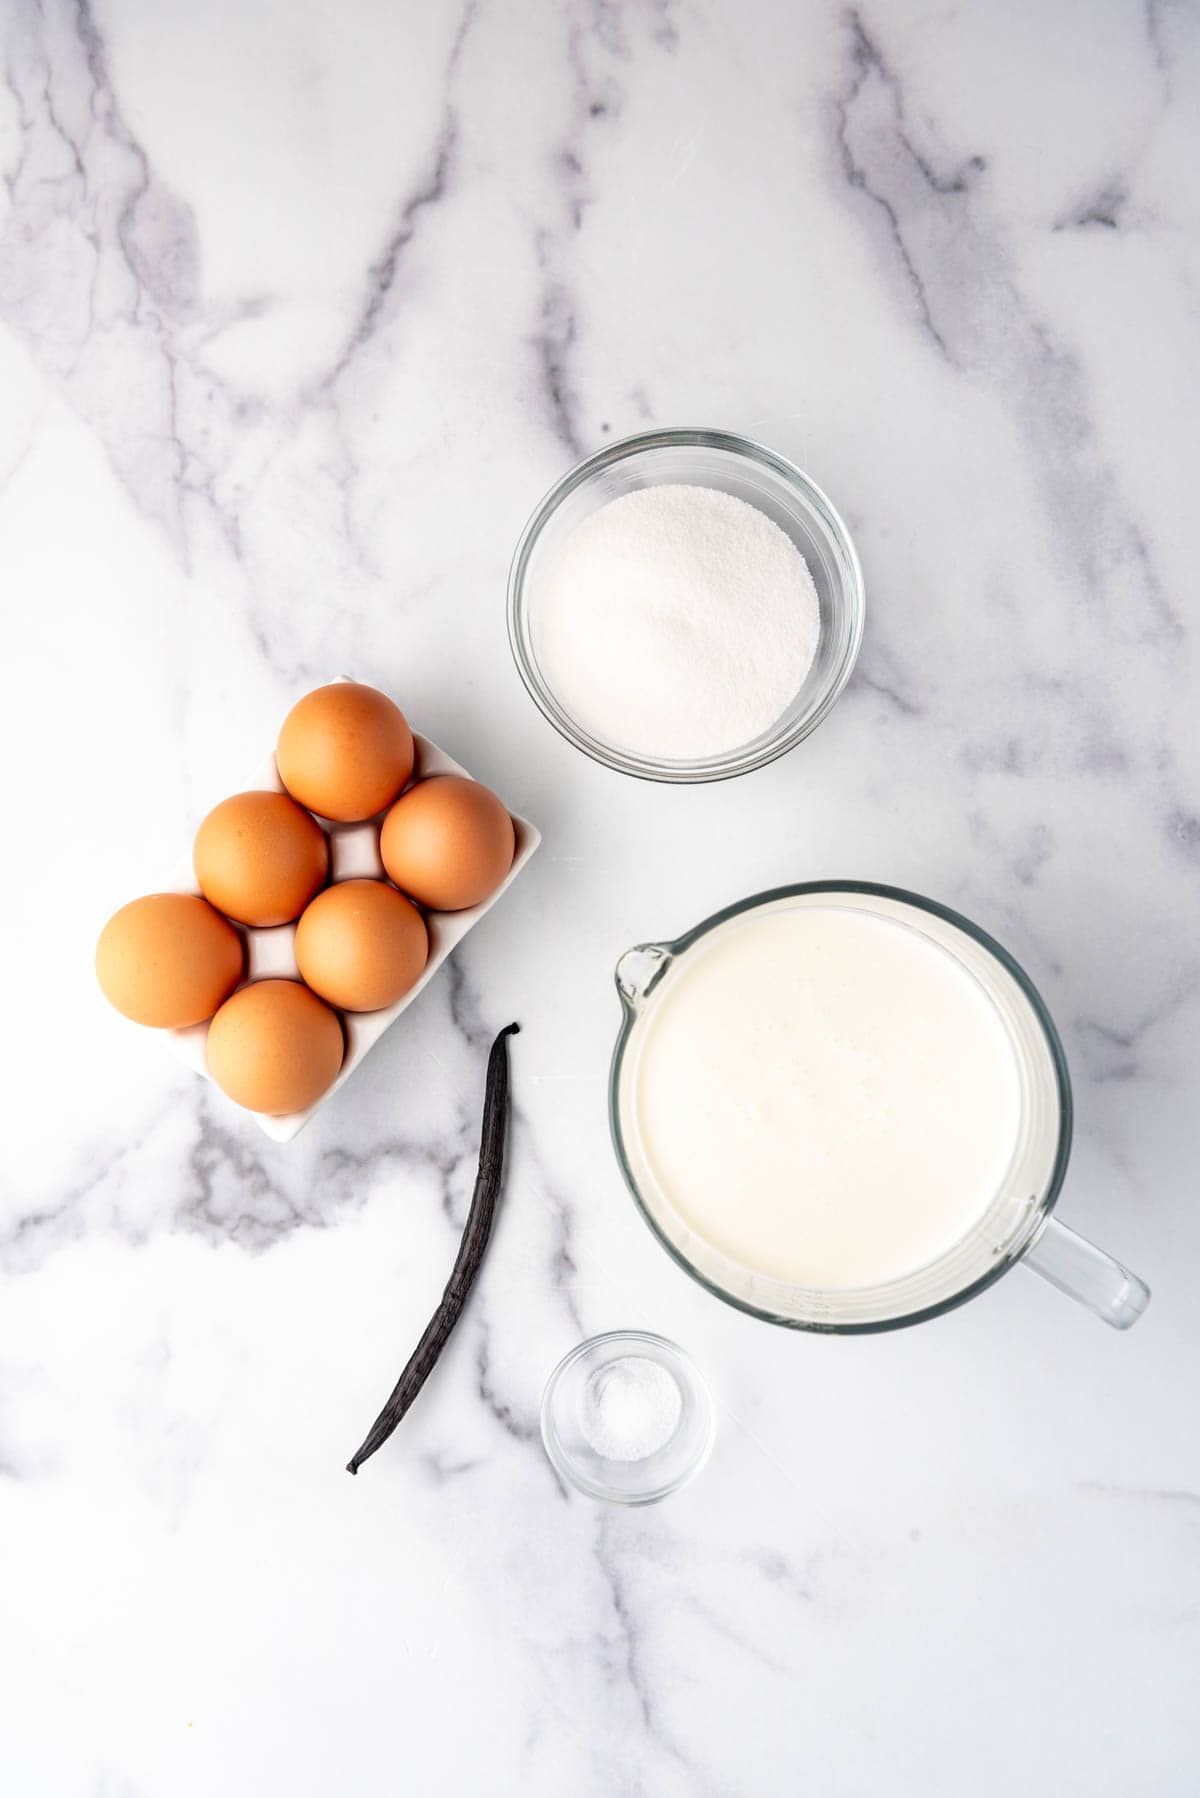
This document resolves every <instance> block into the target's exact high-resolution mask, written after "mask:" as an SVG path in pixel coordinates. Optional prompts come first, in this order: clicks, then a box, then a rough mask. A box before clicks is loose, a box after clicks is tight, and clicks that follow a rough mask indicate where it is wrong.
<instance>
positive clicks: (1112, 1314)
mask: <svg viewBox="0 0 1200 1798" xmlns="http://www.w3.org/2000/svg"><path fill="white" fill-rule="evenodd" d="M830 904H836V905H837V906H838V907H839V908H846V909H851V910H862V911H864V912H867V913H870V914H873V915H874V916H876V917H882V918H888V919H891V920H893V921H895V922H898V923H902V924H904V925H906V926H908V927H909V928H910V929H915V930H917V931H919V932H920V933H921V934H922V935H924V936H925V937H926V938H927V939H928V940H929V941H931V942H932V943H934V944H936V945H938V946H939V947H940V948H941V949H943V950H944V951H946V952H947V953H948V954H949V955H951V956H952V957H953V958H954V959H955V960H956V961H957V962H958V963H959V965H960V966H961V967H962V968H963V969H964V970H965V971H966V972H967V973H968V974H970V975H971V976H972V977H973V978H974V979H975V980H976V981H977V982H978V983H979V985H980V986H981V987H982V988H983V990H984V992H985V993H986V994H987V996H988V998H989V999H990V1000H991V1002H992V1004H993V1005H994V1007H995V1009H996V1011H997V1012H998V1014H999V1016H1000V1018H1001V1020H1002V1022H1003V1024H1004V1026H1005V1029H1006V1032H1007V1034H1008V1037H1009V1041H1010V1043H1011V1046H1012V1050H1013V1054H1014V1057H1015V1059H1016V1063H1017V1068H1018V1072H1019V1081H1020V1121H1019V1126H1018V1131H1017V1137H1016V1144H1015V1148H1014V1151H1013V1155H1012V1160H1011V1162H1010V1165H1009V1168H1008V1171H1007V1173H1006V1175H1005V1177H1004V1179H1003V1181H1002V1182H1001V1185H1000V1187H999V1189H998V1190H997V1192H996V1194H995V1196H994V1198H993V1199H992V1202H991V1204H990V1205H989V1206H988V1208H987V1210H986V1211H985V1212H984V1214H983V1216H982V1217H981V1218H980V1219H979V1221H978V1222H977V1223H976V1224H975V1225H974V1226H973V1227H972V1228H971V1229H970V1230H969V1231H968V1232H967V1234H966V1235H965V1236H963V1237H962V1238H961V1239H960V1240H959V1241H958V1242H956V1243H955V1244H954V1245H953V1247H952V1248H950V1249H949V1250H948V1251H947V1252H946V1253H945V1254H943V1255H941V1256H939V1257H937V1258H936V1259H935V1260H933V1261H931V1262H929V1263H927V1264H926V1265H925V1266H923V1267H921V1268H918V1269H917V1270H916V1271H915V1272H913V1273H909V1274H906V1275H904V1276H903V1277H902V1278H898V1279H895V1280H891V1281H887V1282H885V1283H883V1284H880V1285H876V1286H870V1287H861V1288H856V1289H851V1290H826V1289H822V1288H819V1287H806V1286H801V1285H797V1284H793V1283H791V1282H789V1281H784V1280H779V1279H775V1278H773V1277H771V1276H769V1275H767V1274H765V1273H761V1272H758V1271H756V1270H754V1269H752V1268H749V1267H746V1266H744V1265H742V1264H741V1263H740V1262H738V1261H735V1260H734V1259H732V1258H731V1257H730V1256H729V1255H728V1254H726V1253H725V1252H724V1251H723V1250H721V1249H718V1248H716V1247H714V1245H713V1244H712V1243H710V1242H708V1241H706V1240H705V1238H704V1237H703V1236H701V1235H700V1234H698V1233H697V1232H696V1231H695V1230H694V1229H693V1228H692V1226H691V1225H690V1224H689V1223H688V1222H687V1220H686V1219H685V1218H684V1217H682V1216H681V1215H680V1213H679V1212H678V1211H677V1210H676V1209H675V1207H674V1206H673V1205H672V1203H671V1201H670V1198H669V1197H668V1195H667V1194H666V1193H665V1192H664V1191H663V1189H662V1188H661V1186H660V1184H659V1182H658V1180H657V1178H656V1176H655V1173H654V1170H653V1167H652V1165H651V1162H650V1159H649V1157H648V1155H647V1153H646V1151H645V1148H644V1146H643V1144H642V1142H641V1138H640V1133H639V1128H638V1119H637V1105H636V1102H635V1087H636V1079H637V1069H638V1058H639V1051H640V1048H641V1045H642V1043H643V1042H644V1033H645V1026H646V1023H647V1021H648V1019H649V1018H650V1017H651V1016H652V1015H653V1010H654V1006H655V1003H656V1001H657V1000H660V999H661V997H662V996H663V994H664V993H665V992H666V991H667V990H669V984H670V982H671V980H672V978H673V977H675V976H677V975H678V973H679V970H680V969H681V968H682V967H683V966H685V965H686V963H687V960H688V957H689V956H691V955H692V954H693V953H694V952H695V951H696V950H697V947H698V946H700V945H703V946H707V943H706V941H705V939H708V938H709V937H710V935H711V933H712V932H714V931H718V930H720V929H722V927H724V926H729V925H731V924H732V923H733V921H735V920H740V919H742V918H743V917H744V916H745V915H746V914H747V913H748V912H751V911H767V910H779V909H786V908H793V907H802V906H817V907H827V906H829V905H830ZM616 984H617V991H618V992H619V994H620V997H621V1004H622V1008H623V1014H624V1015H623V1019H622V1024H621V1032H620V1035H619V1037H618V1039H617V1045H616V1051H615V1053H614V1056H613V1063H612V1073H611V1076H610V1081H609V1121H610V1125H611V1128H612V1136H613V1144H614V1146H615V1148H616V1153H617V1160H618V1162H619V1164H620V1167H621V1171H622V1173H623V1174H624V1176H625V1180H626V1183H627V1184H628V1186H629V1189H630V1191H631V1193H632V1194H633V1197H634V1200H635V1201H636V1203H637V1205H638V1208H639V1210H640V1211H641V1213H642V1215H643V1217H644V1218H645V1219H646V1222H647V1223H648V1224H649V1225H650V1228H651V1229H652V1230H653V1231H654V1233H655V1235H656V1236H657V1237H658V1238H659V1241H660V1242H661V1243H662V1244H663V1246H664V1248H666V1249H667V1250H668V1252H669V1253H670V1254H671V1255H672V1256H674V1258H675V1260H676V1261H678V1262H679V1264H680V1266H681V1267H683V1268H684V1269H685V1270H686V1271H687V1272H688V1273H689V1274H691V1275H692V1277H693V1279H695V1280H698V1281H699V1283H700V1284H701V1285H702V1286H705V1287H707V1288H708V1290H709V1291H710V1292H713V1293H715V1294H716V1296H717V1297H718V1298H722V1299H724V1300H725V1301H726V1302H727V1303H728V1304H731V1305H736V1306H737V1307H738V1308H739V1309H740V1310H743V1311H748V1312H750V1313H751V1315H753V1316H755V1317H761V1318H764V1319H765V1320H767V1321H768V1322H770V1323H778V1324H785V1325H788V1326H789V1327H791V1328H793V1329H803V1330H821V1331H831V1332H846V1333H850V1332H859V1331H868V1330H888V1329H897V1328H899V1327H900V1326H901V1325H904V1324H912V1323H920V1322H922V1321H923V1320H924V1319H925V1318H929V1317H936V1316H938V1315H940V1313H941V1312H943V1311H948V1310H949V1309H951V1307H952V1306H954V1305H959V1304H961V1303H962V1302H963V1301H964V1300H965V1299H969V1298H972V1297H974V1295H975V1294H976V1293H978V1292H982V1291H983V1290H984V1288H985V1287H987V1286H990V1285H991V1284H992V1282H993V1281H994V1280H997V1279H999V1277H1000V1275H1001V1274H1003V1273H1005V1272H1007V1270H1008V1269H1009V1268H1010V1267H1013V1266H1015V1265H1016V1263H1017V1262H1019V1261H1021V1262H1024V1264H1025V1265H1026V1266H1027V1267H1031V1268H1033V1269H1034V1271H1035V1272H1036V1273H1039V1274H1041V1275H1042V1277H1043V1279H1046V1280H1048V1281H1049V1282H1050V1283H1051V1285H1053V1286H1056V1287H1058V1289H1059V1290H1060V1291H1061V1292H1065V1293H1067V1294H1068V1295H1069V1296H1070V1297H1071V1298H1075V1299H1078V1300H1079V1301H1080V1303H1081V1304H1084V1305H1086V1306H1087V1307H1088V1309H1089V1310H1091V1311H1094V1312H1095V1314H1096V1315H1097V1317H1101V1318H1103V1319H1104V1321H1105V1322H1106V1323H1108V1324H1111V1325H1113V1326H1114V1328H1116V1329H1128V1328H1129V1326H1130V1325H1131V1324H1133V1323H1135V1322H1136V1321H1137V1319H1138V1318H1139V1317H1140V1316H1141V1314H1142V1312H1143V1311H1144V1310H1145V1308H1146V1306H1147V1304H1148V1303H1149V1299H1150V1291H1149V1288H1148V1287H1147V1286H1146V1285H1145V1284H1144V1282H1143V1281H1141V1280H1140V1279H1138V1277H1137V1275H1136V1274H1133V1273H1130V1271H1129V1270H1128V1268H1125V1267H1122V1265H1121V1264H1120V1262H1118V1261H1115V1260H1114V1259H1113V1258H1112V1256H1111V1255H1108V1254H1106V1253H1105V1252H1104V1251H1103V1250H1102V1249H1099V1248H1097V1247H1095V1245H1094V1244H1092V1243H1090V1242H1088V1241H1087V1240H1086V1239H1085V1238H1084V1237H1082V1236H1079V1235H1077V1234H1076V1233H1075V1232H1074V1231H1073V1230H1069V1229H1068V1228H1067V1226H1066V1225H1065V1224H1062V1223H1060V1222H1059V1221H1058V1219H1057V1218H1056V1217H1054V1216H1052V1215H1051V1214H1052V1212H1053V1209H1054V1205H1055V1201H1056V1200H1057V1198H1058V1194H1059V1190H1060V1188H1061V1186H1062V1182H1063V1177H1064V1175H1065V1173H1066V1168H1067V1161H1068V1158H1069V1156H1070V1150H1071V1085H1070V1078H1069V1076H1068V1073H1067V1064H1066V1059H1065V1057H1064V1055H1063V1049H1062V1044H1061V1043H1060V1042H1059V1039H1058V1033H1057V1031H1056V1030H1055V1028H1054V1023H1053V1020H1052V1019H1051V1017H1050V1014H1049V1012H1048V1011H1047V1010H1046V1007H1045V1005H1044V1004H1043V1002H1042V999H1041V997H1040V995H1039V994H1038V992H1037V990H1036V988H1035V987H1034V986H1033V984H1032V982H1031V981H1030V979H1029V977H1028V975H1027V974H1026V973H1025V972H1024V970H1023V969H1022V968H1021V967H1020V966H1019V965H1018V963H1017V962H1015V961H1014V960H1013V958H1012V956H1011V955H1009V954H1008V952H1007V951H1006V950H1005V949H1003V948H1002V947H1001V946H1000V944H999V943H997V942H995V941H994V940H993V938H991V937H990V936H988V935H987V933H986V932H985V931H983V930H981V929H980V928H979V927H978V925H976V924H972V923H971V922H970V920H969V919H967V918H964V917H961V916H960V915H959V914H958V913H957V912H953V911H950V910H949V909H948V908H947V907H945V906H942V905H938V904H936V903H935V902H934V901H933V900H930V899H923V898H921V897H919V896H918V895H917V894H915V893H909V892H905V891H904V890H903V889H901V888H897V887H886V886H876V885H873V884H871V883H867V882H860V881H815V882H808V883H805V884H803V885H798V886H789V887H779V888H776V889H775V890H774V891H772V892H768V893H759V894H756V895H754V896H753V897H751V898H749V899H744V900H742V901H741V902H740V903H739V904H737V905H731V906H728V907H726V908H725V909H724V910H723V911H719V912H717V913H715V914H714V916H713V917H711V918H706V919H705V920H704V922H703V923H701V924H698V925H696V927H695V928H694V929H693V930H690V931H688V932H687V933H686V934H685V935H684V936H681V937H679V938H677V939H676V940H675V941H673V942H666V943H642V944H639V945H638V946H637V947H636V948H633V949H630V950H628V951H627V952H626V953H625V954H624V955H623V956H622V957H621V959H620V961H619V962H618V964H617V969H616Z"/></svg>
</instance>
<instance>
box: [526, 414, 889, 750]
mask: <svg viewBox="0 0 1200 1798" xmlns="http://www.w3.org/2000/svg"><path fill="white" fill-rule="evenodd" d="M668 482H670V483H679V484H683V485H686V486H693V487H715V488H717V489H719V490H720V491H721V492H723V493H732V494H733V495H734V496H735V497H736V498H738V499H742V500H746V501H747V502H748V503H749V504H750V505H754V506H757V507H758V508H759V510H760V511H762V512H765V513H766V514H767V517H768V518H770V519H772V520H773V521H774V523H775V524H777V525H779V527H780V528H781V529H782V530H784V531H786V532H787V534H788V536H789V537H790V538H791V539H792V542H793V543H794V544H795V545H796V548H797V549H798V550H799V551H800V553H801V555H802V556H803V557H804V559H805V561H806V562H807V564H808V568H809V572H810V573H811V575H812V577H813V582H814V584H815V586H816V589H817V599H818V603H819V605H820V614H821V629H820V636H819V639H818V642H817V653H816V656H815V657H814V659H813V664H812V667H811V668H810V669H809V671H808V673H807V675H806V676H805V679H804V682H803V684H802V686H801V687H800V690H799V691H798V692H797V693H796V694H795V696H794V697H793V699H792V702H791V704H790V705H788V706H787V707H786V709H785V710H784V711H783V712H782V713H781V714H780V716H779V717H778V718H777V719H776V720H775V722H774V724H772V725H771V727H770V729H769V730H766V731H764V732H763V733H762V734H761V735H760V736H758V737H755V738H754V739H753V741H751V742H749V743H744V744H742V745H741V746H740V747H739V748H737V749H735V750H732V751H728V752H725V753H723V754H721V755H717V756H707V757H703V758H698V759H696V760H688V761H672V760H667V759H665V758H664V759H660V758H654V757H647V756H639V755H634V754H631V753H630V752H629V751H628V750H624V749H621V748H618V747H617V746H616V745H614V744H611V743H606V742H604V741H602V740H601V739H600V738H599V737H596V736H593V735H592V734H591V732H589V731H588V730H585V729H584V727H583V726H582V725H581V724H580V723H579V722H578V720H577V719H575V718H574V717H573V716H572V715H571V713H570V712H569V711H568V710H567V708H566V706H565V705H564V704H563V703H562V702H561V701H560V700H559V698H558V696H557V695H556V693H555V692H554V689H553V687H552V686H551V684H550V682H549V680H548V679H547V677H546V675H545V672H544V671H543V669H542V666H541V663H540V662H539V660H538V652H537V612H538V599H539V593H540V591H541V587H542V583H543V582H544V580H545V576H546V572H547V570H548V569H549V567H550V566H551V564H552V563H553V561H554V558H555V557H556V555H557V554H558V552H559V550H560V549H561V548H562V545H563V544H564V543H565V542H566V539H567V538H568V537H569V536H570V535H571V532H572V531H573V530H575V528H576V526H577V525H579V524H581V523H582V522H583V520H584V519H585V518H586V517H588V516H589V514H590V513H592V512H595V511H596V510H597V509H598V508H599V507H600V506H604V505H607V504H608V503H609V501H610V500H614V499H618V498H620V496H621V495H622V494H625V493H632V492H634V491H635V490H636V489H639V488H642V487H653V486H661V485H663V484H665V483H668ZM864 606H865V601H864V595H863V579H862V569H861V568H860V567H859V562H858V556H857V555H856V553H855V549H854V545H853V543H852V542H851V541H850V534H849V532H848V531H847V529H846V527H845V525H844V524H843V523H842V521H841V519H840V518H839V517H838V514H837V512H836V511H835V510H834V508H833V507H832V505H830V503H829V501H828V500H827V499H826V497H825V495H824V494H823V493H822V492H821V490H820V488H819V487H816V486H814V484H813V483H812V481H810V480H809V478H808V476H807V475H805V474H802V473H801V471H800V470H799V469H798V468H796V467H794V466H793V465H792V463H790V462H788V461H786V460H785V459H784V458H783V457H782V456H778V455H776V454H775V451H774V450H770V449H767V448H766V447H765V446H764V445H763V444H761V443H754V442H752V441H751V440H750V439H749V438H748V437H738V436H735V435H734V434H733V433H732V432H729V431H705V430H683V429H676V430H667V431H646V432H643V433H642V434H641V435H639V436H637V437H626V438H623V439H622V440H621V442H619V443H612V444H609V445H607V446H606V448H604V449H602V450H600V451H599V452H598V453H597V454H596V455H594V456H589V457H588V458H587V460H586V461H584V462H580V463H579V464H578V465H577V466H576V467H575V468H572V469H571V470H570V471H569V472H568V473H567V474H565V475H564V476H563V478H562V480H561V481H559V482H558V483H557V485H556V486H554V487H552V488H551V490H550V492H549V493H548V494H547V495H546V497H545V499H544V500H543V501H542V503H541V505H540V506H539V507H538V508H537V510H536V512H535V513H534V514H533V517H532V518H531V519H530V520H529V523H528V524H527V525H526V527H525V529H524V531H523V532H522V535H521V540H520V542H519V543H518V544H517V548H516V553H515V555H514V557H513V564H512V571H511V573H510V575H509V582H508V637H509V642H510V644H511V645H512V652H513V659H514V660H515V662H516V664H517V668H518V670H519V672H520V675H521V679H522V680H523V681H524V683H525V685H526V687H527V688H528V690H529V693H530V695H531V696H532V698H533V700H534V703H535V704H536V705H537V706H538V708H539V709H540V710H541V712H542V713H543V714H544V715H545V716H546V717H547V718H548V719H549V720H550V722H551V724H553V725H554V727H555V729H556V730H557V731H559V732H560V734H561V735H562V736H564V737H565V738H566V739H567V741H568V742H569V743H573V744H574V745H575V747H576V748H577V749H582V750H583V752H584V754H585V755H590V756H591V757H592V758H593V760H594V761H597V762H602V763H603V764H604V765H605V767H608V768H615V769H617V770H618V771H619V772H620V773H622V774H632V775H636V776H637V777H638V778H639V779H641V780H660V781H675V782H684V781H705V780H728V779H729V778H730V777H731V776H732V775H735V774H748V773H749V772H750V771H751V770H752V769H754V768H761V767H762V766H763V765H764V764H765V763H767V762H771V761H774V760H775V758H776V757H777V756H781V755H783V754H785V753H786V751H787V750H789V749H791V748H793V747H794V746H795V744H797V743H798V742H799V741H800V740H801V738H802V737H806V736H808V734H809V732H810V731H813V730H815V729H816V728H817V725H818V724H820V722H821V720H822V718H824V717H826V716H827V714H828V713H829V712H830V710H831V709H832V707H833V705H834V703H835V701H836V700H837V697H838V695H839V694H840V693H841V691H842V688H843V687H844V686H845V685H846V682H847V681H848V680H849V678H850V672H851V670H852V668H853V667H854V662H855V658H856V657H857V655H858V649H859V644H860V643H861V642H862V633H863V616H864Z"/></svg>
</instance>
